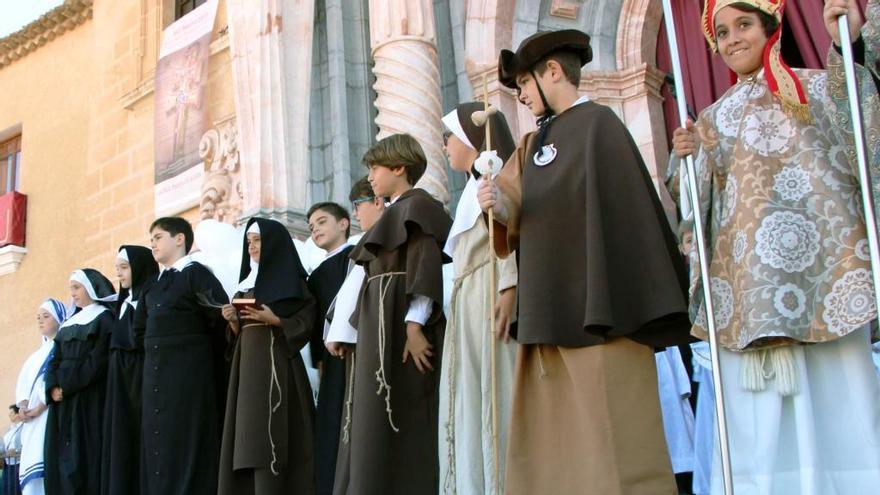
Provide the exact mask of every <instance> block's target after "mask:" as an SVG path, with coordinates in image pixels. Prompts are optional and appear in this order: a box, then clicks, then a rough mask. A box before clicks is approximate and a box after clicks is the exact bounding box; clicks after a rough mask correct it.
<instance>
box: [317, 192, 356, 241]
mask: <svg viewBox="0 0 880 495" xmlns="http://www.w3.org/2000/svg"><path fill="white" fill-rule="evenodd" d="M318 210H321V211H323V212H326V213H329V214H330V215H332V216H333V218H335V219H336V221H337V222H338V221H340V220H342V219H345V220H348V225H349V227H348V228H347V229H345V238H346V239H347V238H348V236H349V235H351V217H349V216H348V212H347V211H345V208H343V207H341V206H339V205H338V204H337V203H334V202H332V201H324V202H323V203H315V204H313V205H312V207H311V208H309V211H308V213H306V221H308V220H309V219H310V218H312V214H314V213H315V212H316V211H318Z"/></svg>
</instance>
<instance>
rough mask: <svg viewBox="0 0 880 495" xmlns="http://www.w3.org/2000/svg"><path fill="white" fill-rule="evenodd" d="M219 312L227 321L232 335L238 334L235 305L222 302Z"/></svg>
mask: <svg viewBox="0 0 880 495" xmlns="http://www.w3.org/2000/svg"><path fill="white" fill-rule="evenodd" d="M220 314H222V315H223V318H224V319H225V320H226V321H228V322H229V330H231V331H232V335H238V310H237V309H235V306H233V305H231V304H224V305H223V307H222V308H220Z"/></svg>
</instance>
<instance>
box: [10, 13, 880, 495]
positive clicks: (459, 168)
mask: <svg viewBox="0 0 880 495" xmlns="http://www.w3.org/2000/svg"><path fill="white" fill-rule="evenodd" d="M706 3H707V5H706V10H705V13H704V25H703V28H704V30H705V34H706V37H707V40H708V42H709V44H710V46H711V47H712V48H714V49H716V50H717V51H718V53H719V54H720V56H721V58H722V59H723V60H724V62H725V63H726V64H727V66H728V67H729V68H730V69H731V71H733V72H734V73H735V74H736V76H737V78H738V82H737V83H736V84H735V85H734V86H733V87H732V88H731V89H730V90H729V91H728V92H727V93H725V94H724V96H722V97H721V98H720V99H719V100H718V101H717V102H715V103H714V104H713V105H711V106H710V107H708V108H707V109H705V110H703V112H701V113H700V116H699V118H698V119H697V121H696V123H689V125H688V127H687V128H682V129H678V130H677V131H676V132H675V135H674V139H673V143H674V149H675V153H676V155H677V156H680V157H683V156H686V155H689V154H693V155H695V157H696V166H697V171H698V175H699V177H698V181H699V184H700V193H701V196H700V198H699V202H698V203H699V204H696V205H691V206H690V208H697V207H698V208H701V211H703V212H705V214H704V215H703V218H708V220H707V221H706V224H705V231H706V232H707V255H708V257H707V259H708V260H709V273H710V275H711V289H712V294H713V300H714V307H715V318H716V328H717V332H718V333H717V337H718V341H719V344H720V347H721V355H720V363H721V373H722V375H723V376H724V377H725V380H724V381H723V384H722V385H723V386H722V389H723V393H724V394H725V397H726V398H727V405H728V409H727V418H728V431H729V433H730V447H731V456H732V462H733V475H734V486H735V487H736V493H738V494H789V493H791V494H794V493H803V494H823V495H831V494H853V493H873V492H874V491H876V490H877V487H878V486H880V381H878V379H877V374H876V372H875V369H874V367H873V363H872V361H871V343H870V342H871V339H872V335H871V322H872V321H873V320H875V319H876V318H877V308H876V307H875V303H874V301H875V299H874V288H873V286H872V283H871V270H872V267H871V264H870V258H869V256H868V254H867V253H868V246H867V240H866V228H868V227H869V226H866V225H865V223H864V220H863V215H862V213H861V211H862V210H861V208H862V203H861V198H860V197H859V192H858V191H859V183H858V174H857V173H856V171H855V168H854V167H855V164H854V163H855V162H854V156H853V153H852V151H851V150H852V149H853V136H852V133H851V131H850V130H849V127H848V126H847V122H848V119H849V114H848V113H847V110H846V108H847V107H846V105H847V94H846V92H845V85H844V76H843V69H842V62H841V57H840V55H839V53H838V50H839V48H837V47H836V46H835V47H833V48H832V49H830V50H829V54H828V69H827V70H823V71H818V70H803V69H791V68H789V67H788V66H787V65H785V63H784V62H783V61H782V59H781V57H780V53H781V52H780V49H779V44H780V29H781V27H780V26H781V16H782V10H783V7H784V0H710V1H708V2H706ZM843 13H846V14H848V15H849V18H850V20H851V21H852V22H851V26H850V27H851V31H852V33H851V34H852V37H853V39H855V40H856V44H855V45H854V47H855V48H856V49H857V53H858V60H859V61H860V62H861V63H862V64H863V65H864V67H862V66H859V67H858V74H859V77H860V79H861V82H862V93H861V95H862V97H861V99H862V101H861V102H860V103H861V104H862V107H863V113H864V116H865V119H866V128H867V129H868V130H869V131H868V133H867V144H868V151H869V165H870V169H871V173H872V175H873V174H876V173H880V135H878V133H877V132H876V131H877V129H878V128H880V127H878V126H880V120H878V119H880V99H878V96H877V92H876V88H875V86H874V82H873V79H872V74H871V71H870V70H874V71H875V73H874V74H873V76H874V77H877V69H878V67H880V66H878V62H877V60H878V58H877V57H878V55H880V26H878V24H877V23H878V21H880V19H878V17H880V4H878V2H877V1H875V0H871V1H869V2H868V7H867V10H866V13H867V15H866V21H867V22H864V24H863V22H862V17H861V13H860V11H859V10H858V7H857V2H856V1H855V0H827V1H826V6H825V10H824V14H823V15H824V18H825V21H826V25H827V28H828V31H829V33H830V34H831V36H832V38H833V39H834V40H835V43H839V37H838V36H837V31H836V30H837V23H836V19H837V17H838V16H839V15H841V14H843ZM591 59H592V49H591V47H590V38H589V36H587V35H586V34H585V33H583V32H580V31H577V30H563V31H551V32H541V33H537V34H535V35H533V36H531V37H529V38H526V39H525V40H524V41H523V42H522V43H521V45H520V46H519V48H518V49H517V50H516V51H515V52H513V51H509V50H502V52H501V54H500V57H499V65H498V79H499V82H500V83H501V84H502V85H504V86H506V87H508V88H510V89H512V90H514V91H515V92H516V94H517V98H518V100H519V102H521V103H522V104H524V105H525V106H526V107H527V108H528V109H529V110H530V111H531V113H532V114H533V115H534V116H535V117H536V118H537V119H538V130H537V131H535V132H530V133H527V134H526V135H524V136H522V137H521V138H520V139H519V142H518V144H516V141H515V139H514V137H513V136H512V135H511V132H510V129H509V127H508V125H507V121H506V119H505V117H504V115H503V114H502V113H500V112H497V111H492V112H487V111H485V107H484V104H483V103H478V102H468V103H462V104H460V105H457V106H456V107H455V108H454V109H453V110H452V111H450V112H449V113H448V114H447V115H446V116H444V117H443V119H442V121H443V125H444V127H445V131H446V132H445V133H444V147H445V150H446V154H447V157H448V159H449V163H450V166H451V167H452V169H453V170H454V171H455V172H456V173H462V174H465V175H466V176H467V182H466V186H465V188H464V191H463V193H462V196H461V199H460V201H459V203H458V205H457V208H456V210H455V215H454V218H451V217H450V215H449V214H448V213H447V210H446V209H445V208H444V205H443V204H441V203H440V202H438V201H437V200H435V199H434V198H433V197H431V196H430V195H429V194H428V193H427V192H425V191H424V190H422V189H420V188H418V187H415V186H416V184H417V183H418V181H419V179H420V178H421V176H422V175H423V174H424V172H425V169H426V167H427V160H426V158H425V154H424V152H423V150H422V148H421V146H420V145H419V143H418V142H417V141H416V140H415V139H414V138H413V137H411V136H409V135H407V134H393V135H390V136H388V137H386V138H384V139H381V140H379V141H378V142H377V143H376V144H375V145H373V146H372V147H371V148H370V149H369V150H368V151H367V153H366V154H365V156H364V157H363V163H364V165H365V166H366V169H367V171H368V173H367V176H366V177H364V178H363V179H361V180H360V181H358V182H357V183H356V184H355V185H354V186H353V187H352V190H351V194H350V196H349V199H350V201H351V211H352V213H351V215H350V214H349V212H348V211H347V210H346V208H344V207H343V206H341V205H339V204H336V203H332V202H321V203H317V204H315V205H314V206H312V208H310V209H309V211H308V212H307V215H306V216H307V219H308V223H309V228H310V230H311V235H312V239H313V241H314V243H315V245H316V246H318V247H319V248H321V249H322V250H324V251H325V252H326V258H325V260H324V261H323V262H322V263H321V264H320V265H319V266H318V267H317V268H316V269H314V270H313V271H311V273H309V272H308V271H307V270H306V269H305V267H304V266H303V263H302V262H301V260H300V256H299V254H298V252H297V249H296V247H295V245H294V242H293V240H292V239H291V236H290V233H289V231H288V230H287V228H286V227H285V226H284V225H282V224H281V223H280V222H278V221H276V220H273V219H269V218H262V217H259V216H258V217H252V218H250V219H249V220H247V222H246V223H245V224H244V225H243V228H244V232H243V237H242V239H241V242H242V257H241V264H240V271H239V278H238V285H237V287H236V288H235V290H234V291H233V293H231V294H230V293H227V292H226V291H225V290H224V288H223V284H221V281H220V280H218V278H217V277H216V276H215V274H214V273H213V272H212V270H211V269H210V268H209V267H207V266H205V265H203V264H201V263H199V262H198V261H195V260H194V259H193V257H192V256H191V254H190V252H191V250H192V247H193V243H194V235H193V230H192V227H191V226H190V224H189V223H188V222H187V221H186V220H184V219H181V218H176V217H164V218H159V219H157V220H155V221H154V222H153V223H152V225H150V226H149V229H147V230H148V233H149V239H150V247H149V248H147V247H143V246H137V245H123V246H120V247H119V250H118V252H117V254H116V259H115V265H116V275H117V278H118V280H119V288H118V290H117V289H116V288H115V287H114V286H113V284H112V283H111V282H110V281H109V280H108V279H107V277H105V276H104V275H103V274H101V273H100V272H98V271H97V270H94V269H91V268H80V269H77V270H75V271H73V272H72V273H71V274H70V276H69V287H70V295H71V297H72V303H73V307H68V306H66V305H65V304H64V303H62V302H60V301H58V300H56V299H47V300H46V301H45V302H43V303H42V304H41V305H40V307H39V309H38V311H37V321H38V324H39V330H40V334H41V336H42V339H43V343H42V345H41V346H40V348H39V349H38V350H37V351H36V352H35V353H34V354H33V355H32V356H31V357H30V358H28V360H27V361H26V362H25V365H24V367H23V369H22V371H21V374H20V376H19V380H18V384H17V387H16V399H15V404H14V406H13V408H12V409H11V413H10V417H11V418H12V420H13V423H14V424H13V427H12V429H11V430H10V432H9V433H8V434H7V435H6V437H4V440H5V448H4V450H5V453H6V458H5V468H4V487H5V490H6V493H16V492H15V490H18V489H19V488H20V489H21V490H23V492H24V493H25V494H26V495H30V494H43V493H48V494H50V495H55V494H126V495H128V494H143V495H151V494H155V495H159V494H161V495H169V494H181V495H184V494H185V495H199V494H206V495H207V494H215V493H220V494H229V495H233V494H234V495H239V494H260V495H269V494H281V493H303V494H308V493H318V494H322V495H323V494H328V495H329V494H335V495H358V494H364V495H379V494H381V495H386V494H391V495H393V494H432V493H441V492H442V493H458V494H462V495H470V494H502V493H505V494H551V493H552V494H575V493H578V494H580V493H583V494H601V495H614V494H619V495H630V494H634V495H639V494H646V495H658V494H676V493H698V494H704V493H716V494H717V493H721V473H720V467H719V463H720V460H719V454H718V447H717V442H716V441H715V426H714V416H713V414H712V405H711V404H712V399H713V397H714V396H713V387H714V385H713V383H712V380H711V371H709V370H710V369H711V364H710V360H708V359H707V354H706V352H707V349H706V348H705V347H703V346H701V345H695V346H694V351H693V354H694V363H695V364H694V366H693V367H692V368H691V366H690V364H691V363H690V359H688V358H687V357H689V356H690V355H691V347H689V344H691V343H692V342H694V341H695V340H696V339H695V338H694V337H697V338H699V339H704V340H705V339H707V333H706V332H707V322H706V315H705V309H704V302H703V300H702V291H701V284H702V282H703V281H702V280H701V279H700V277H699V276H698V274H699V267H698V266H697V265H696V261H695V260H696V258H695V257H694V256H689V254H691V253H692V251H691V247H690V245H691V240H690V237H691V236H692V232H691V230H692V228H693V219H692V218H681V217H679V219H678V220H679V222H680V225H671V224H670V222H669V220H668V218H667V215H666V214H665V213H664V209H663V207H662V206H661V203H660V200H659V195H658V194H657V189H656V187H655V184H654V182H653V180H652V178H651V177H650V175H649V173H648V170H647V168H646V166H645V164H644V162H643V160H642V157H641V155H640V153H639V148H638V146H637V144H636V143H635V142H634V141H633V139H632V138H631V136H630V134H629V132H628V131H627V129H626V127H625V126H624V124H623V123H622V121H621V120H620V119H619V118H618V117H617V116H616V115H615V114H614V112H613V111H611V110H610V109H609V108H608V107H605V106H603V105H600V104H597V103H595V102H592V101H590V100H589V99H588V98H587V97H585V96H581V93H580V92H579V89H578V88H579V84H580V81H581V77H582V76H581V68H582V67H583V66H584V65H585V64H587V63H588V62H589V61H590V60H591ZM865 67H867V68H868V69H870V70H868V69H865ZM481 112H482V113H481ZM477 114H480V115H479V117H481V118H475V116H477ZM487 127H488V128H489V129H490V131H489V133H488V136H487V132H486V128H487ZM488 142H491V148H492V150H494V154H495V155H497V156H498V157H499V158H500V159H501V161H502V162H504V166H503V167H502V168H501V169H500V171H497V173H496V171H492V170H487V169H484V168H483V167H482V166H480V164H481V163H485V162H486V159H487V157H488V156H489V155H491V154H492V153H487V152H489V151H490V150H488V149H487V145H488ZM875 178H876V179H880V175H876V176H875ZM685 189H686V188H684V187H681V188H676V190H685ZM685 199H686V198H685ZM683 211H685V212H686V211H688V210H687V209H683ZM490 213H491V215H490ZM352 216H353V217H354V219H355V220H357V223H358V224H359V227H360V230H361V231H362V232H363V235H362V237H361V238H360V240H359V241H358V242H356V244H355V243H353V242H351V243H350V239H349V237H350V235H351V231H352V227H353V222H352V218H351V217H352ZM490 216H491V220H490ZM492 232H494V234H492V235H490V233H492ZM676 232H677V233H678V235H676ZM353 244H355V245H353ZM450 262H451V263H452V270H451V273H452V276H451V277H447V278H444V270H443V266H444V264H447V263H450ZM878 268H880V267H878ZM445 294H446V295H449V297H448V299H447V298H446V297H445ZM490 316H494V317H492V318H490ZM492 322H494V326H493V325H492ZM692 334H693V336H692ZM303 349H307V354H306V357H307V359H305V360H304V359H303V356H304V354H303V353H302V352H301V351H303ZM681 350H684V352H683V353H682V352H681ZM682 356H686V358H685V359H684V360H683V358H682ZM309 357H310V359H308V358H309ZM685 364H687V366H685ZM309 366H314V367H316V368H317V369H318V370H319V371H320V374H321V380H320V386H319V388H318V390H317V391H316V392H317V401H315V399H314V398H315V395H313V390H312V385H311V384H310V381H309V376H308V371H309V370H308V367H309ZM688 375H690V377H689V376H688ZM658 376H659V381H658ZM691 380H695V381H697V382H699V390H700V397H699V400H698V401H693V400H692V399H693V397H692V396H691V393H690V391H691ZM695 406H696V411H697V414H696V416H695V415H694V407H695ZM682 472H694V477H693V483H692V486H691V481H690V479H686V481H683V480H685V478H681V477H679V478H678V483H677V482H676V480H677V478H676V476H675V474H676V473H682Z"/></svg>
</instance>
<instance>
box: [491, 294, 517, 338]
mask: <svg viewBox="0 0 880 495" xmlns="http://www.w3.org/2000/svg"><path fill="white" fill-rule="evenodd" d="M515 306H516V287H510V288H508V289H504V290H503V291H501V297H499V298H498V301H497V302H496V303H495V337H496V338H498V340H504V342H510V324H511V323H512V322H513V311H514V308H515Z"/></svg>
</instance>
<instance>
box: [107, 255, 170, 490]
mask: <svg viewBox="0 0 880 495" xmlns="http://www.w3.org/2000/svg"><path fill="white" fill-rule="evenodd" d="M123 249H125V250H126V253H127V258H128V262H129V265H130V266H131V270H132V288H131V289H125V288H121V289H120V291H119V300H118V302H117V313H119V315H120V316H119V318H118V319H117V320H116V323H115V324H114V326H113V333H112V335H111V336H110V359H109V365H108V366H107V398H106V405H105V408H104V438H103V443H104V451H103V455H102V459H101V460H102V468H101V493H102V495H137V494H138V493H140V490H139V488H140V475H139V473H140V449H141V381H142V377H143V369H144V334H143V332H139V333H138V334H135V332H134V313H135V307H137V301H138V300H139V299H140V294H141V292H143V289H144V288H145V287H147V286H149V284H151V283H153V282H155V281H156V272H157V271H158V265H156V261H155V260H154V259H153V255H152V253H151V251H150V250H149V249H147V248H145V247H142V246H122V247H121V248H120V251H121V250H123ZM129 292H131V293H132V294H131V297H132V301H127V297H128V295H129Z"/></svg>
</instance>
